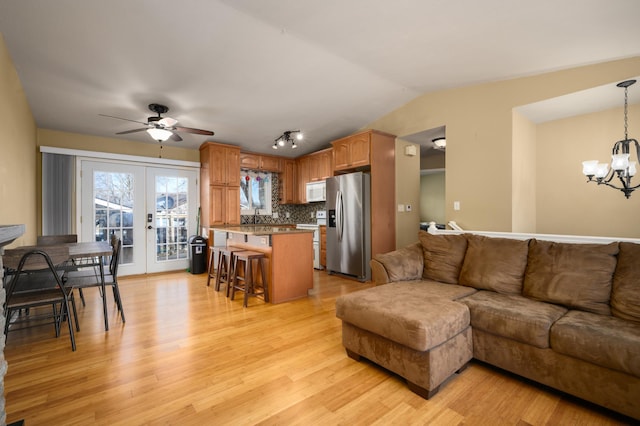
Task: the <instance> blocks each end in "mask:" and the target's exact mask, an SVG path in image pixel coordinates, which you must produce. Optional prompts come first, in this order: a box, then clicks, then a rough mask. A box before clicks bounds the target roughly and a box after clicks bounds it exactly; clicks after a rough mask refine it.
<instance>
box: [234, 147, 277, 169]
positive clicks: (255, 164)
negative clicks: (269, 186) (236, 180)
mask: <svg viewBox="0 0 640 426" xmlns="http://www.w3.org/2000/svg"><path fill="white" fill-rule="evenodd" d="M240 168H242V169H249V170H260V171H263V172H274V173H280V172H281V171H282V158H281V157H277V156H275V155H262V154H253V153H250V152H242V153H240Z"/></svg>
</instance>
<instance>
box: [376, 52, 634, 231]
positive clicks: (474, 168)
mask: <svg viewBox="0 0 640 426" xmlns="http://www.w3.org/2000/svg"><path fill="white" fill-rule="evenodd" d="M638 74H640V57H634V58H630V59H626V60H620V61H612V62H607V63H601V64H596V65H591V66H585V67H579V68H573V69H569V70H564V71H557V72H553V73H547V74H541V75H536V76H531V77H524V78H518V79H513V80H506V81H499V82H493V83H487V84H480V85H476V86H471V87H462V88H456V89H451V90H444V91H440V92H433V93H428V94H425V95H424V96H421V97H419V98H417V99H415V100H413V101H411V102H409V103H408V104H406V105H404V106H403V107H401V108H398V109H397V110H395V111H393V112H391V113H390V114H388V115H386V116H384V117H381V118H380V119H378V120H376V121H374V122H372V123H369V124H368V125H367V127H369V128H373V129H378V130H381V131H384V132H388V133H392V134H395V135H398V136H399V137H402V136H404V135H410V134H414V133H418V132H420V131H423V130H426V129H431V128H434V127H437V126H442V125H446V128H447V155H446V170H447V173H446V203H447V207H446V214H447V220H455V221H456V222H458V224H459V225H460V226H462V227H463V228H468V229H476V230H487V231H511V230H512V229H513V220H512V216H513V150H512V138H513V133H512V120H513V114H512V109H513V108H514V107H516V106H520V105H526V104H529V103H533V102H537V101H541V100H544V99H549V98H554V97H557V96H561V95H565V94H569V93H573V92H576V91H580V90H585V89H588V88H591V87H596V86H600V85H603V84H609V83H617V82H619V81H622V80H624V79H626V78H629V77H632V76H636V75H638ZM538 153H540V151H538ZM544 154H545V155H544V156H539V157H538V164H540V165H543V164H545V162H546V160H547V157H546V156H547V155H550V156H552V155H554V154H547V153H544ZM567 167H571V165H567ZM406 173H409V172H408V171H407V172H406ZM413 179H415V180H419V175H418V174H416V175H415V176H414V177H413ZM557 184H558V182H555V183H554V185H557ZM537 186H540V182H539V181H538V182H537ZM541 189H542V190H544V188H538V190H541ZM565 197H566V198H568V199H570V198H571V197H572V194H571V193H570V192H566V193H565ZM638 198H640V197H638ZM454 201H460V203H461V210H460V211H454V210H453V202H454ZM548 204H549V203H548V200H544V199H541V198H540V197H538V201H537V210H538V211H539V212H541V211H545V210H546V209H547V208H550V209H554V207H553V206H549V205H548ZM554 210H555V209H554ZM558 213H559V214H562V215H568V216H570V217H574V218H575V210H573V209H572V210H569V211H566V212H558ZM604 232H607V231H604ZM398 238H399V239H400V238H402V237H401V236H398Z"/></svg>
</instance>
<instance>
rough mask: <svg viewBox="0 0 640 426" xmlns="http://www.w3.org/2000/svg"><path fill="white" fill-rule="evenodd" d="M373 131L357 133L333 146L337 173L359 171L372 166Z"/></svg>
mask: <svg viewBox="0 0 640 426" xmlns="http://www.w3.org/2000/svg"><path fill="white" fill-rule="evenodd" d="M371 135H372V131H365V132H361V133H356V134H355V135H351V136H347V137H345V138H342V139H338V140H337V141H334V142H331V144H332V145H333V169H334V170H335V171H341V170H350V169H357V168H359V167H365V166H369V165H370V164H371Z"/></svg>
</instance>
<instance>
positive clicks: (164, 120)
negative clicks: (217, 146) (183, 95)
mask: <svg viewBox="0 0 640 426" xmlns="http://www.w3.org/2000/svg"><path fill="white" fill-rule="evenodd" d="M149 110H151V111H152V112H155V113H156V114H158V115H157V116H155V117H149V118H147V122H146V123H144V122H142V121H137V120H129V119H128V118H121V117H114V116H112V115H106V114H98V115H101V116H103V117H109V118H115V119H118V120H126V121H131V122H133V123H140V124H143V125H145V126H146V127H142V128H140V129H133V130H126V131H124V132H118V133H116V135H126V134H129V133H136V132H142V131H144V130H146V131H147V133H149V135H151V137H152V138H153V139H155V140H157V141H158V142H164V141H166V140H167V139H169V138H171V139H173V140H174V141H181V140H182V138H181V137H180V135H178V134H177V133H175V132H185V133H194V134H196V135H205V136H213V132H212V131H209V130H201V129H194V128H192V127H182V126H176V124H178V120H175V119H173V118H171V117H162V116H161V114H165V113H166V112H167V111H169V108H168V107H166V106H165V105H160V104H149Z"/></svg>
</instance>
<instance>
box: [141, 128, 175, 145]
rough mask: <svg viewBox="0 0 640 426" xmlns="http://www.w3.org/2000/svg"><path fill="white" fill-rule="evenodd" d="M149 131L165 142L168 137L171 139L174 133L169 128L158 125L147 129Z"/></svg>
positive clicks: (155, 137) (158, 139) (159, 140)
mask: <svg viewBox="0 0 640 426" xmlns="http://www.w3.org/2000/svg"><path fill="white" fill-rule="evenodd" d="M147 133H149V135H151V137H152V138H153V139H155V140H157V141H158V142H164V141H166V140H167V139H169V138H170V137H171V135H173V133H172V132H170V131H169V130H165V129H158V128H156V127H152V128H150V129H147Z"/></svg>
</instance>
